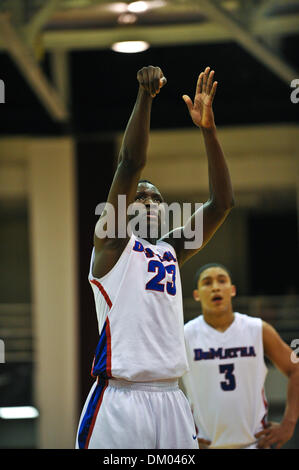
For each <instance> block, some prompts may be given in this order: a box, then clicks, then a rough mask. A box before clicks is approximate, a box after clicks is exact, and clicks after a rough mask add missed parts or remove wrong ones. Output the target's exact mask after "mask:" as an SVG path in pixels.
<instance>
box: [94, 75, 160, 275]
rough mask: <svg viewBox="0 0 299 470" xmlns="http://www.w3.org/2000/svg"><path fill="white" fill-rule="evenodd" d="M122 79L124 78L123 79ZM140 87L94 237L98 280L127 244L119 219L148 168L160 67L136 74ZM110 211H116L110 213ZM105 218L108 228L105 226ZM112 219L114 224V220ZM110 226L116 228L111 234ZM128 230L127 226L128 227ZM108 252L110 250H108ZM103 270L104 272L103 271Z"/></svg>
mask: <svg viewBox="0 0 299 470" xmlns="http://www.w3.org/2000/svg"><path fill="white" fill-rule="evenodd" d="M120 79H121V78H120ZM137 81H138V85H139V89H138V94H137V99H136V102H135V106H134V108H133V111H132V114H131V116H130V119H129V121H128V124H127V127H126V130H125V133H124V136H123V140H122V145H121V148H120V152H119V158H118V165H117V169H116V172H115V175H114V179H113V181H112V184H111V188H110V191H109V195H108V199H107V203H109V204H106V207H105V210H104V211H103V212H102V214H101V217H100V218H99V220H98V222H97V224H96V227H95V234H94V246H95V256H96V257H95V262H94V271H96V273H95V274H94V275H96V276H97V277H100V276H101V275H103V273H104V272H105V271H106V272H107V271H108V270H110V269H111V268H112V267H113V265H114V264H115V261H116V258H117V253H115V252H117V251H121V250H122V249H123V248H124V246H125V244H126V243H127V241H128V236H127V235H126V236H125V237H118V223H119V220H120V217H122V218H123V221H124V222H126V220H124V218H125V219H126V210H127V207H128V206H129V204H131V203H132V202H133V201H134V198H135V195H136V188H137V184H138V181H139V179H140V174H141V172H142V170H143V168H144V167H145V164H146V158H147V148H148V141H149V131H150V117H151V107H152V100H153V98H154V97H155V96H156V94H157V93H159V92H160V89H161V87H162V86H163V85H164V84H165V83H166V79H165V78H164V76H163V72H162V70H161V69H160V68H159V67H153V66H148V67H143V68H142V69H141V70H139V71H138V73H137ZM119 195H122V196H125V205H122V212H124V214H123V213H122V214H121V215H120V217H119V211H118V209H119V207H118V202H119V198H118V196H119ZM109 207H110V208H111V207H112V208H113V210H109ZM104 218H105V224H104V223H103V221H104ZM112 219H113V220H112ZM108 224H110V226H113V227H114V230H112V231H111V235H110V234H109V233H110V232H109V230H108ZM125 226H126V223H125ZM104 248H105V250H106V248H108V250H109V252H110V254H111V253H112V255H111V256H109V257H107V256H105V257H104V258H105V259H103V249H104ZM106 251H107V250H106ZM103 266H104V271H103V268H102V267H103Z"/></svg>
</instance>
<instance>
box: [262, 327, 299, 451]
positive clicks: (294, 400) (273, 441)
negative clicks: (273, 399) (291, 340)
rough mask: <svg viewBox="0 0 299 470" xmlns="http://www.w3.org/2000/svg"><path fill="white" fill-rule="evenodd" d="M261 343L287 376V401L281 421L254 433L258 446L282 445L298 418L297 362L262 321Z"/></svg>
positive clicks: (280, 340)
mask: <svg viewBox="0 0 299 470" xmlns="http://www.w3.org/2000/svg"><path fill="white" fill-rule="evenodd" d="M263 345H264V352H265V355H266V356H267V357H268V358H269V359H270V361H271V362H272V363H273V364H274V365H275V366H276V367H277V369H279V370H280V371H281V372H282V373H283V374H284V375H286V376H287V377H288V392H287V401H286V407H285V412H284V416H283V419H282V421H281V423H270V425H269V426H268V427H267V428H265V429H264V430H263V431H261V432H259V433H257V434H256V437H257V438H258V439H259V441H258V447H259V448H269V446H275V447H276V448H277V449H279V448H280V447H282V446H283V444H285V443H286V442H287V441H288V440H289V439H291V437H292V435H293V434H294V430H295V427H296V423H297V421H298V418H299V363H298V362H293V361H292V352H293V351H292V349H291V348H290V347H289V346H288V345H287V344H286V343H285V342H284V341H283V340H282V338H281V337H280V336H279V334H278V333H277V331H276V330H275V329H274V328H273V327H272V326H271V325H269V323H266V322H263Z"/></svg>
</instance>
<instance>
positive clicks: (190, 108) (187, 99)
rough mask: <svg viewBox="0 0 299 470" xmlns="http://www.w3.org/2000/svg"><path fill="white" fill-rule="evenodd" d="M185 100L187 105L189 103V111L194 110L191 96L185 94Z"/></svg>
mask: <svg viewBox="0 0 299 470" xmlns="http://www.w3.org/2000/svg"><path fill="white" fill-rule="evenodd" d="M182 98H183V100H184V101H185V103H186V105H187V108H188V110H189V113H191V111H192V108H193V103H192V100H191V98H190V97H189V96H188V95H183V97H182Z"/></svg>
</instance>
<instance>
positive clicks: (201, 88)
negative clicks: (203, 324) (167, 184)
mask: <svg viewBox="0 0 299 470" xmlns="http://www.w3.org/2000/svg"><path fill="white" fill-rule="evenodd" d="M216 88H217V82H215V81H214V70H210V67H206V69H205V71H204V72H201V73H200V75H199V77H198V81H197V85H196V92H195V97H194V101H193V102H192V100H191V98H190V97H189V96H187V95H183V99H184V101H185V103H186V105H187V107H188V110H189V114H190V116H191V119H192V121H193V123H194V124H195V125H196V126H197V127H199V128H200V129H201V130H202V135H203V139H204V144H205V149H206V155H207V159H208V174H209V192H210V194H209V199H208V201H207V202H206V203H205V204H204V205H203V206H202V207H200V208H199V209H197V211H196V212H194V214H192V216H191V217H190V218H189V220H187V221H186V223H185V225H184V226H183V227H180V228H177V229H175V230H174V231H173V232H172V233H171V234H169V235H170V236H171V238H170V240H169V242H170V243H172V244H173V246H174V247H175V250H176V253H177V256H178V261H179V264H180V265H182V264H183V263H185V262H186V261H187V260H188V259H189V258H191V257H192V256H194V255H195V254H196V253H197V252H198V251H199V250H201V249H202V248H203V247H204V246H205V245H206V244H207V243H208V241H209V240H210V239H211V238H212V236H213V235H214V233H215V232H216V231H217V229H218V228H219V227H220V226H221V224H222V223H223V222H224V220H225V219H226V217H227V216H228V214H229V212H230V210H231V209H232V207H233V206H234V195H233V189H232V184H231V180H230V174H229V170H228V166H227V163H226V160H225V156H224V153H223V150H222V147H221V144H220V141H219V138H218V135H217V129H216V125H215V120H214V112H213V108H212V104H213V100H214V96H215V93H216ZM200 212H202V214H201V216H202V223H201V224H200V223H199V221H200V218H199V213H200ZM199 225H201V226H199ZM199 230H202V237H201V236H200V237H198V235H199V234H198V232H199ZM175 232H179V233H177V235H179V236H177V238H172V236H174V233H175ZM190 234H191V235H192V236H193V238H190ZM193 234H194V235H193ZM197 240H198V243H197ZM194 241H195V243H194ZM188 242H189V243H190V242H192V243H193V247H192V248H191V247H186V244H187V243H188Z"/></svg>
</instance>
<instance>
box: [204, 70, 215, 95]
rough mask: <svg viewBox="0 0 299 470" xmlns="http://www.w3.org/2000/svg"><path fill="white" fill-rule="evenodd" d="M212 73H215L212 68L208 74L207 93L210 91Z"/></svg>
mask: <svg viewBox="0 0 299 470" xmlns="http://www.w3.org/2000/svg"><path fill="white" fill-rule="evenodd" d="M214 74H215V72H214V70H211V71H210V73H209V76H208V81H207V90H206V92H207V93H208V95H209V94H210V93H211V90H212V86H213V78H214Z"/></svg>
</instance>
